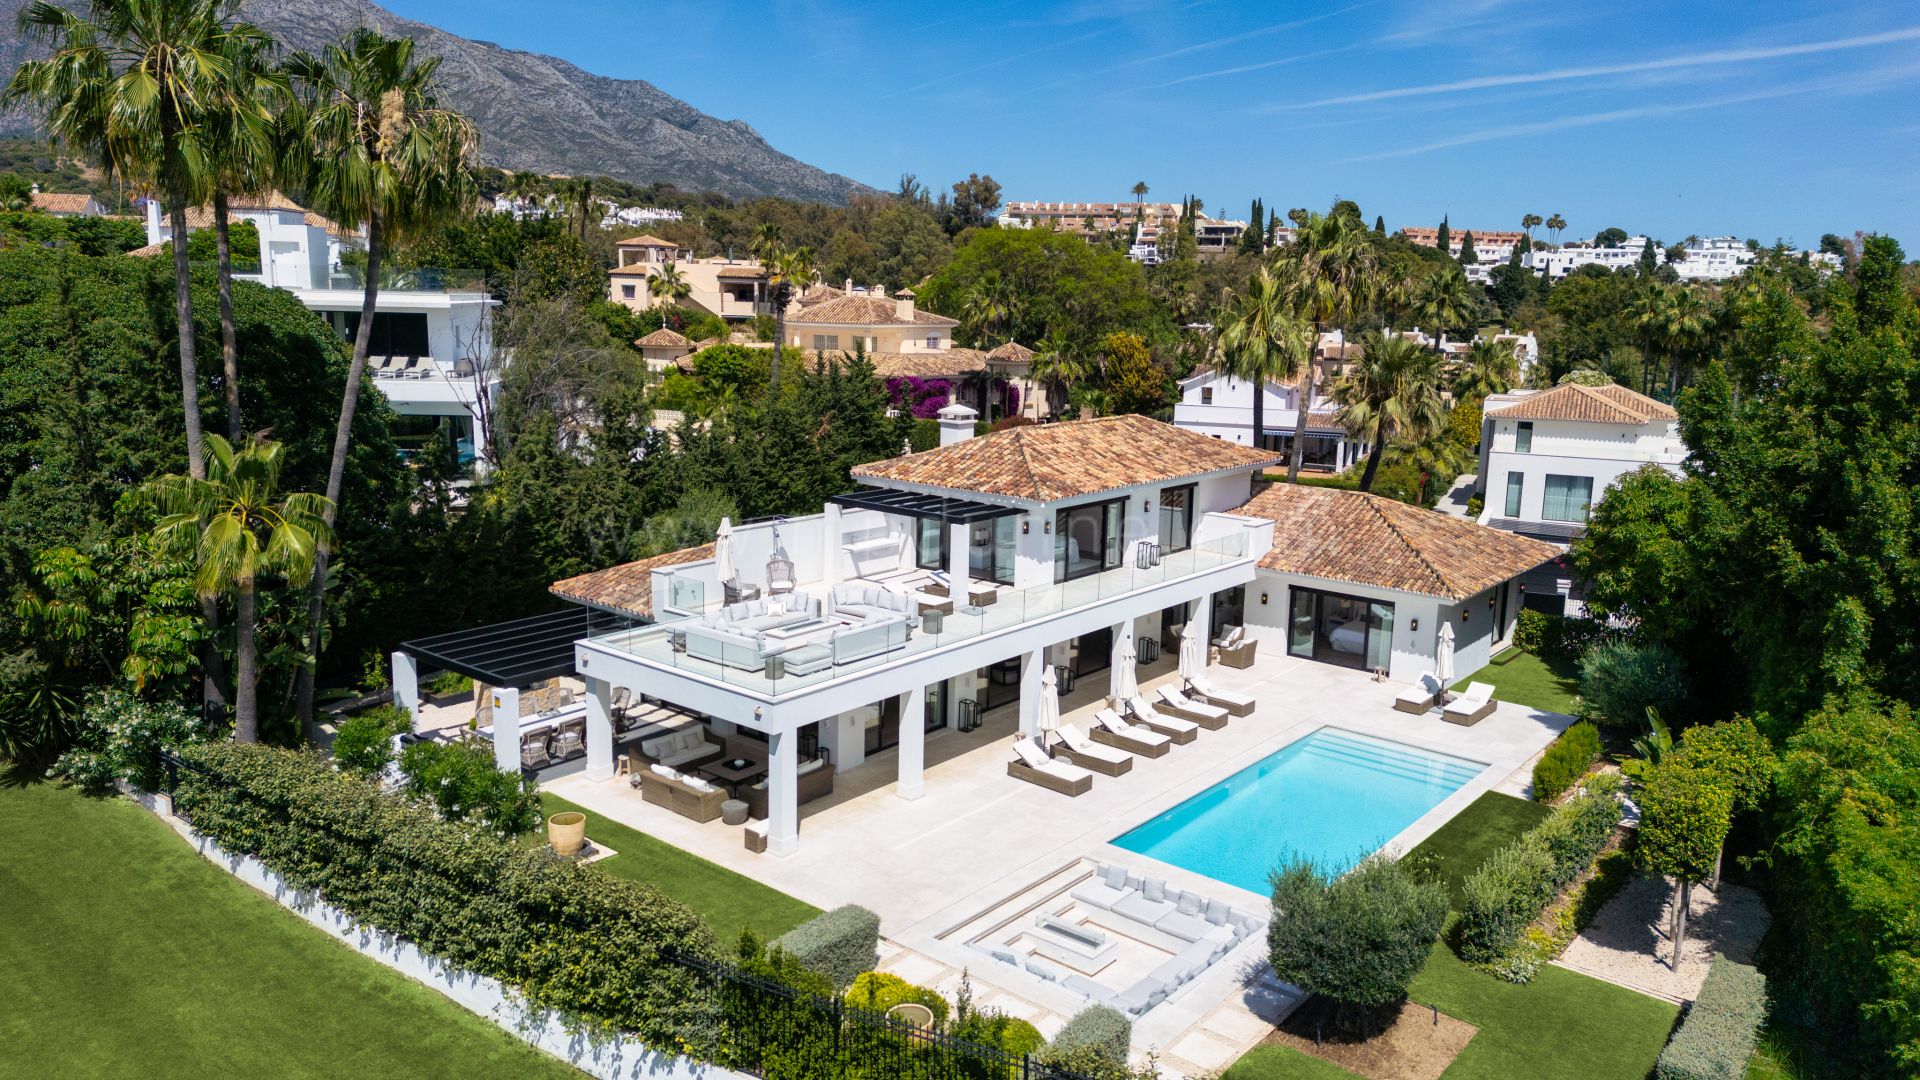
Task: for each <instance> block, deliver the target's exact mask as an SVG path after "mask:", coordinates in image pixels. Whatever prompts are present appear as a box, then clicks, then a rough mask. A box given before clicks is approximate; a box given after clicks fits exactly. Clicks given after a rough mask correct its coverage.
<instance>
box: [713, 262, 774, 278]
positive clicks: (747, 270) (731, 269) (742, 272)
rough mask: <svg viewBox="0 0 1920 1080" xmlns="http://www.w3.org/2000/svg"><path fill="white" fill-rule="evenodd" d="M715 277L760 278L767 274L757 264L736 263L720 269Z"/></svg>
mask: <svg viewBox="0 0 1920 1080" xmlns="http://www.w3.org/2000/svg"><path fill="white" fill-rule="evenodd" d="M716 276H717V277H745V278H761V277H766V276H767V272H766V270H765V269H763V268H762V267H761V266H760V265H759V264H758V263H738V264H735V265H733V266H723V267H721V268H720V269H719V271H718V272H717V274H716Z"/></svg>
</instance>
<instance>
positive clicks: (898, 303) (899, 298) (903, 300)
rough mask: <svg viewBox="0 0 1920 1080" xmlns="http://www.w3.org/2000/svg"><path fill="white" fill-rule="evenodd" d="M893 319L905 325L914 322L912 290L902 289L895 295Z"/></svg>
mask: <svg viewBox="0 0 1920 1080" xmlns="http://www.w3.org/2000/svg"><path fill="white" fill-rule="evenodd" d="M893 317H894V318H896V319H898V320H900V321H901V322H904V323H910V322H912V321H913V290H912V289H901V290H900V291H899V292H897V293H894V294H893Z"/></svg>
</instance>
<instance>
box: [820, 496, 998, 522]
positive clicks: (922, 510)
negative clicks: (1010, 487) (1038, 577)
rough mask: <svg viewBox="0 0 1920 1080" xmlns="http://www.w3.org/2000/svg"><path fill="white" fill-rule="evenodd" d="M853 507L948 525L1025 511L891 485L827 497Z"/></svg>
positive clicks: (840, 504)
mask: <svg viewBox="0 0 1920 1080" xmlns="http://www.w3.org/2000/svg"><path fill="white" fill-rule="evenodd" d="M827 501H828V502H830V503H834V504H836V505H839V506H844V507H847V508H848V509H852V510H878V511H880V512H881V513H883V514H898V515H900V516H901V517H912V518H931V519H933V520H935V521H942V522H945V523H946V524H948V525H972V524H973V523H975V522H977V521H992V520H993V519H994V518H1003V517H1010V516H1012V515H1014V514H1024V513H1026V511H1025V510H1022V509H1020V508H1019V507H1017V506H995V505H994V504H992V503H983V502H975V501H973V500H971V499H950V498H947V497H946V496H944V495H929V494H927V493H925V492H921V491H895V490H892V489H890V488H860V489H858V490H856V491H849V492H847V493H846V494H844V495H835V496H834V497H833V498H831V499H828V500H827Z"/></svg>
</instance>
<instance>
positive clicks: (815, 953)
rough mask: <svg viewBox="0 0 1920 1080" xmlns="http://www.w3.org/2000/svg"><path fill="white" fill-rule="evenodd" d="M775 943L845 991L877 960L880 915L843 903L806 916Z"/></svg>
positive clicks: (855, 905) (841, 990) (834, 985)
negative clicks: (830, 909)
mask: <svg viewBox="0 0 1920 1080" xmlns="http://www.w3.org/2000/svg"><path fill="white" fill-rule="evenodd" d="M774 944H775V945H777V946H779V947H780V948H781V949H782V950H784V951H786V952H787V953H788V954H789V955H791V956H792V957H793V958H794V959H795V960H798V961H800V962H801V963H802V964H804V965H806V966H807V967H808V968H809V969H811V970H813V971H817V972H819V973H820V974H822V975H825V976H826V977H827V981H829V982H831V983H832V984H833V989H834V992H836V993H844V992H845V991H846V989H847V987H849V986H852V985H853V982H854V980H855V979H858V978H859V977H860V976H861V974H862V973H863V972H868V971H872V970H873V965H875V964H877V963H879V962H880V916H878V915H875V914H874V913H873V912H871V911H868V910H867V909H866V908H863V907H861V906H859V905H858V904H843V905H841V906H840V907H837V908H834V909H833V910H832V911H825V912H822V913H820V914H819V915H816V916H814V917H813V918H811V919H808V920H807V921H806V922H803V923H801V924H800V925H799V926H796V927H794V928H793V929H791V930H789V931H787V932H786V933H785V934H783V935H781V936H780V938H778V939H777V940H776V941H774Z"/></svg>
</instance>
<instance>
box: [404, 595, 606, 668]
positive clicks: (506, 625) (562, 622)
mask: <svg viewBox="0 0 1920 1080" xmlns="http://www.w3.org/2000/svg"><path fill="white" fill-rule="evenodd" d="M638 623H639V620H638V619H632V618H628V617H627V616H624V615H615V614H614V613H612V612H610V611H602V610H600V609H598V608H589V607H569V608H567V609H566V610H564V611H554V612H549V613H547V614H545V615H532V616H529V617H527V618H524V619H512V620H509V621H507V622H501V623H494V624H492V625H491V626H476V627H474V628H473V629H471V630H455V631H453V632H451V633H446V634H435V635H434V636H432V637H424V638H416V639H414V640H412V641H405V642H401V644H400V651H401V652H404V653H407V654H409V655H411V656H413V657H414V658H416V659H418V660H421V661H424V662H425V663H427V664H428V665H431V666H433V667H439V668H445V669H446V670H448V671H457V672H459V673H460V674H462V675H465V676H468V677H469V678H472V679H474V680H475V681H477V682H482V683H485V684H487V685H488V686H525V685H527V684H528V683H532V682H538V681H539V680H541V679H551V678H554V677H555V676H559V675H571V674H573V643H574V642H576V641H578V640H580V639H581V638H583V637H592V636H593V635H595V634H609V633H612V632H614V631H615V630H625V629H627V628H629V627H631V626H634V625H637V624H638Z"/></svg>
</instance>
